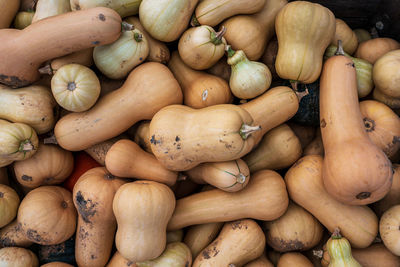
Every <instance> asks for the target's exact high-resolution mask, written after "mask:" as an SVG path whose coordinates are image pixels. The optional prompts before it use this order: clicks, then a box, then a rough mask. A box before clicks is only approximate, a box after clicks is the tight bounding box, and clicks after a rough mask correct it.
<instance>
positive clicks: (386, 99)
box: [372, 88, 400, 109]
mask: <svg viewBox="0 0 400 267" xmlns="http://www.w3.org/2000/svg"><path fill="white" fill-rule="evenodd" d="M372 97H373V98H374V99H375V100H376V101H379V102H382V103H383V104H385V105H387V106H389V107H390V108H392V109H398V108H400V99H398V98H393V97H390V96H387V95H385V94H384V93H382V92H381V91H380V90H378V89H377V88H375V89H374V91H373V92H372Z"/></svg>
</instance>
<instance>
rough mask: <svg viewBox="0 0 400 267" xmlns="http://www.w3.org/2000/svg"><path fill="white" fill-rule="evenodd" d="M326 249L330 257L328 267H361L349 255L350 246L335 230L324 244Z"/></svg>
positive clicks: (338, 231)
mask: <svg viewBox="0 0 400 267" xmlns="http://www.w3.org/2000/svg"><path fill="white" fill-rule="evenodd" d="M326 249H327V251H328V254H329V257H330V263H329V267H342V266H349V267H362V266H361V265H360V263H358V261H357V260H356V259H354V258H353V255H352V254H351V246H350V243H349V241H348V240H347V238H346V237H344V236H342V235H341V234H340V229H339V228H336V229H335V231H333V233H332V236H331V237H330V238H329V239H328V241H327V242H326Z"/></svg>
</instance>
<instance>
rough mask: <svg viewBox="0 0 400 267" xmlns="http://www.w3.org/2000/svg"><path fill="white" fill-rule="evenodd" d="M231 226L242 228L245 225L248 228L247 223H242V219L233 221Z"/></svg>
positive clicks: (234, 228)
mask: <svg viewBox="0 0 400 267" xmlns="http://www.w3.org/2000/svg"><path fill="white" fill-rule="evenodd" d="M231 227H232V229H233V230H236V229H242V228H243V227H244V228H246V229H247V228H248V227H247V225H243V224H242V221H236V222H233V223H231Z"/></svg>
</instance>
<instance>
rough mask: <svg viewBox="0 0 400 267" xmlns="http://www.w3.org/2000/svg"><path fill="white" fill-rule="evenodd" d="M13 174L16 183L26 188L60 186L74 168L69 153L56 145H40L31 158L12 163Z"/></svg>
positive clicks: (72, 159)
mask: <svg viewBox="0 0 400 267" xmlns="http://www.w3.org/2000/svg"><path fill="white" fill-rule="evenodd" d="M13 167H14V173H15V178H16V179H17V181H18V183H20V184H21V185H22V186H25V187H28V188H37V187H39V186H41V185H54V184H61V183H62V182H64V180H65V179H67V178H68V177H69V175H70V174H71V173H72V170H73V168H74V158H73V157H72V153H71V152H70V151H66V150H64V149H62V148H60V147H59V146H56V145H45V144H40V145H39V147H38V149H37V152H36V153H35V155H33V156H32V157H31V158H29V159H27V160H23V161H16V162H14V165H13Z"/></svg>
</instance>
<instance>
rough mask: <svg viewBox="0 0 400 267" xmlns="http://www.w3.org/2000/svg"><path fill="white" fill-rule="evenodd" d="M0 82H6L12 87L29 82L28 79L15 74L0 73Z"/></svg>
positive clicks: (21, 85)
mask: <svg viewBox="0 0 400 267" xmlns="http://www.w3.org/2000/svg"><path fill="white" fill-rule="evenodd" d="M0 83H3V84H6V85H8V86H10V87H12V88H19V87H23V86H26V85H28V84H30V81H27V80H22V79H20V78H18V77H17V76H8V75H4V74H0Z"/></svg>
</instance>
